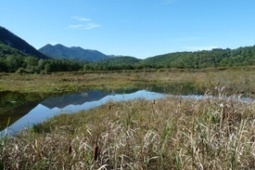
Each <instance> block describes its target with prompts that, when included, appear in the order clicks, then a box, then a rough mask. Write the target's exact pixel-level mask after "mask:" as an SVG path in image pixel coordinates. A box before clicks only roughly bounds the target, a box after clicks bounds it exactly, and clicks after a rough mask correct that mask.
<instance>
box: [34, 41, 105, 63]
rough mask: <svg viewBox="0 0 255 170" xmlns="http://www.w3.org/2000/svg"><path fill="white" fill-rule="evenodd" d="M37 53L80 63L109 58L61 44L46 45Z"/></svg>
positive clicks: (97, 52) (92, 51) (95, 52)
mask: <svg viewBox="0 0 255 170" xmlns="http://www.w3.org/2000/svg"><path fill="white" fill-rule="evenodd" d="M39 51H40V52H41V53H43V54H45V55H47V56H49V57H52V58H57V59H77V60H81V61H99V60H102V59H106V58H109V56H107V55H105V54H103V53H101V52H99V51H96V50H85V49H83V48H81V47H70V48H68V47H65V46H63V45H61V44H57V45H54V46H53V45H50V44H47V45H45V46H44V47H42V48H40V49H39Z"/></svg>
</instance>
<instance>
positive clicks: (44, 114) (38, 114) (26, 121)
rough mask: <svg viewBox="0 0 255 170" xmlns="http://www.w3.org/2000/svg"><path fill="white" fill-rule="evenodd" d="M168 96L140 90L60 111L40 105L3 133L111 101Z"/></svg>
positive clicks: (68, 106) (12, 131)
mask: <svg viewBox="0 0 255 170" xmlns="http://www.w3.org/2000/svg"><path fill="white" fill-rule="evenodd" d="M165 96H166V95H164V94H160V93H154V92H149V91H146V90H140V91H137V92H135V93H131V94H115V95H108V96H105V97H103V98H101V99H100V100H97V101H90V102H85V103H83V104H81V105H73V104H70V105H67V106H66V107H64V108H62V109H60V108H58V107H53V108H52V109H50V108H48V107H46V106H44V105H42V104H38V105H37V106H36V107H35V108H34V109H32V110H31V111H30V112H29V113H28V114H26V115H25V116H23V117H22V118H20V119H19V120H18V121H16V122H15V123H14V124H12V125H11V126H9V127H8V128H6V129H5V130H3V131H2V132H1V133H6V134H12V133H14V132H16V131H19V130H21V129H24V128H25V127H29V126H31V125H33V124H36V123H40V122H42V121H44V120H46V119H48V118H51V117H53V116H55V115H59V114H61V113H75V112H78V111H81V110H88V109H91V108H95V107H98V106H100V105H103V104H105V103H107V102H109V101H113V102H118V101H128V100H134V99H146V100H153V99H159V98H163V97H165Z"/></svg>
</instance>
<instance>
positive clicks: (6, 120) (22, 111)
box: [0, 102, 38, 131]
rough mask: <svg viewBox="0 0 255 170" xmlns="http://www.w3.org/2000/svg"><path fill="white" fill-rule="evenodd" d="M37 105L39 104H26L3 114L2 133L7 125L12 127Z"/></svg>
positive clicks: (0, 125) (0, 123) (0, 128)
mask: <svg viewBox="0 0 255 170" xmlns="http://www.w3.org/2000/svg"><path fill="white" fill-rule="evenodd" d="M37 104H38V103H37V102H33V103H26V104H23V105H20V106H17V107H15V108H13V109H10V110H8V111H6V112H3V113H1V119H0V131H1V130H3V129H4V128H5V127H6V126H7V125H8V126H10V125H11V124H13V123H15V122H16V121H17V120H19V119H20V118H21V117H23V116H24V115H26V114H27V113H28V112H29V111H30V110H31V109H33V108H34V107H35V106H36V105H37Z"/></svg>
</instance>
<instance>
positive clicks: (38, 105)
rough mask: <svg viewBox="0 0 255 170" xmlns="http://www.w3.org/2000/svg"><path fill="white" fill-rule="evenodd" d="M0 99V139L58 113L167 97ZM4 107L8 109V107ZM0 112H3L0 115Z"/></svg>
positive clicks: (100, 94) (94, 94)
mask: <svg viewBox="0 0 255 170" xmlns="http://www.w3.org/2000/svg"><path fill="white" fill-rule="evenodd" d="M1 96H2V98H1ZM1 96H0V99H1V100H0V120H1V121H0V137H1V136H4V135H12V134H15V133H17V132H18V131H20V130H22V129H24V128H29V127H31V126H33V125H34V124H37V123H41V122H43V121H45V120H47V119H49V118H51V117H53V116H56V115H59V114H63V113H65V114H71V113H75V112H78V111H81V110H88V109H91V108H95V107H98V106H101V105H103V104H105V103H107V102H110V101H112V102H120V101H128V100H135V99H144V100H155V99H160V98H164V97H166V96H169V95H167V94H164V93H158V92H152V91H147V90H138V91H129V92H125V93H121V92H120V93H117V92H116V93H113V92H107V91H99V90H91V91H84V92H79V93H71V94H65V95H62V96H52V97H46V96H43V95H39V96H38V94H37V95H35V94H34V95H31V94H27V95H24V94H23V96H20V94H19V95H17V94H7V95H6V94H5V95H3V94H1ZM3 96H4V98H3ZM13 96H14V97H13ZM17 96H18V97H17ZM177 96H178V97H182V98H184V99H185V98H193V99H198V100H199V99H203V98H204V97H205V96H204V95H177ZM207 97H208V96H207ZM211 97H212V96H211ZM242 101H244V102H252V101H253V100H251V99H249V98H243V99H242ZM2 103H4V104H2ZM4 105H6V106H7V109H6V108H5V107H3V106H4ZM8 105H10V106H9V107H8ZM8 108H9V109H8ZM1 109H2V110H4V112H1Z"/></svg>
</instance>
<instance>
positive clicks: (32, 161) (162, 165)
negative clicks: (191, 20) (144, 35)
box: [0, 98, 255, 169]
mask: <svg viewBox="0 0 255 170" xmlns="http://www.w3.org/2000/svg"><path fill="white" fill-rule="evenodd" d="M254 118H255V106H254V104H252V103H242V102H239V101H233V100H232V101H231V100H225V101H223V100H221V99H220V98H217V99H215V100H212V99H205V100H191V99H185V100H184V99H181V98H166V99H161V100H158V101H144V100H136V101H129V102H122V103H113V102H109V103H108V104H106V105H104V106H101V107H99V108H96V109H92V110H89V111H83V112H80V113H77V114H74V115H65V114H64V115H60V116H57V117H54V118H52V119H51V120H48V121H46V122H44V123H42V124H38V125H35V126H34V127H33V128H32V129H30V130H27V131H24V132H23V133H22V134H19V135H17V136H15V137H13V138H11V139H7V140H5V141H4V144H3V145H1V148H0V149H1V156H0V162H2V163H3V166H4V167H5V168H6V169H8V168H10V169H252V168H254V166H255V157H254V154H255V150H254V144H255V143H254V141H255V133H254V129H255V124H254Z"/></svg>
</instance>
